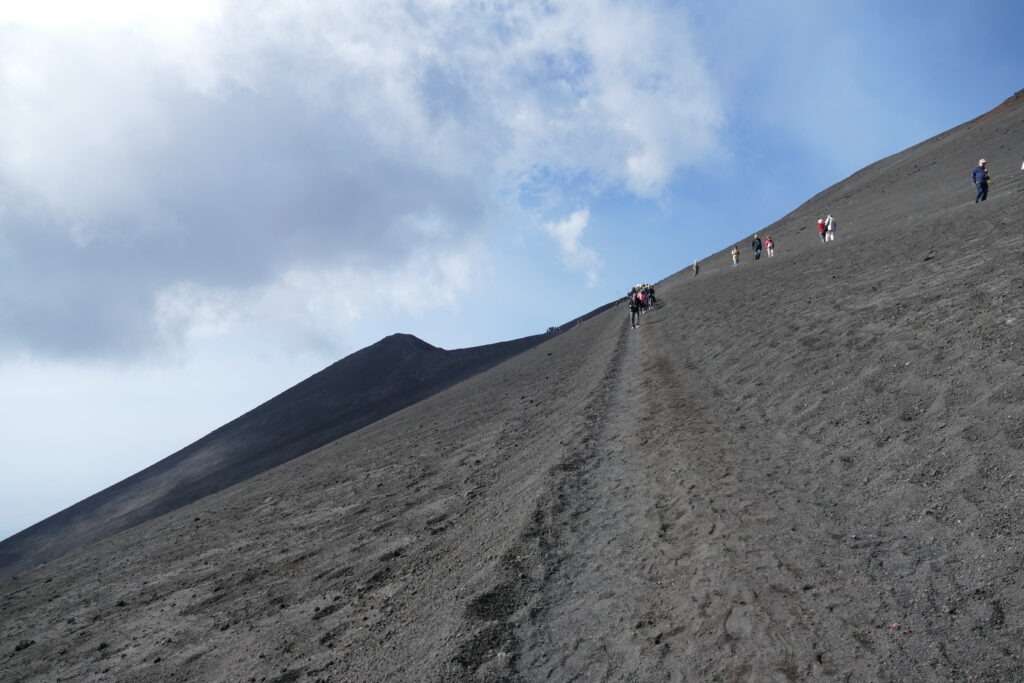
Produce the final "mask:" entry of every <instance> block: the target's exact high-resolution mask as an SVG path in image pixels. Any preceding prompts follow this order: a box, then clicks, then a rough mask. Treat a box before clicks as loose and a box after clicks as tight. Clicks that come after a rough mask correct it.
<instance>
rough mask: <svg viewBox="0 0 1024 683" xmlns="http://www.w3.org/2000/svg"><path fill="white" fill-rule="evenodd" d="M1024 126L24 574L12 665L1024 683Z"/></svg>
mask: <svg viewBox="0 0 1024 683" xmlns="http://www.w3.org/2000/svg"><path fill="white" fill-rule="evenodd" d="M1022 124H1024V106H1022V100H1020V99H1014V100H1011V101H1008V102H1007V103H1005V104H1004V105H1002V106H1000V107H999V108H997V109H996V110H994V111H993V112H990V113H989V114H987V115H985V116H983V117H980V118H979V119H976V120H975V121H972V122H970V123H968V124H965V125H964V126H961V127H959V128H957V129H954V130H952V131H950V132H948V133H945V134H943V135H941V136H939V137H937V138H935V139H933V140H929V141H927V142H925V143H922V144H920V145H917V146H915V147H913V148H911V149H909V150H906V151H905V152H902V153H900V154H897V155H895V156H893V157H890V158H888V159H885V160H883V161H881V162H878V163H877V164H874V165H872V166H870V167H868V168H866V169H864V170H863V171H861V172H859V173H857V174H855V175H854V176H851V177H850V178H848V179H847V180H844V181H843V182H841V183H839V184H837V185H836V186H834V187H832V188H830V189H828V190H826V191H825V192H823V193H821V194H819V195H818V196H816V197H815V198H813V199H812V200H811V201H810V202H808V203H807V204H805V205H804V206H802V207H800V208H798V209H797V210H796V211H794V212H793V213H792V214H790V215H789V216H786V217H784V218H783V219H781V220H780V221H778V222H777V223H775V224H773V225H772V226H769V228H768V229H767V231H768V232H770V233H771V234H772V235H773V236H774V237H775V239H776V242H777V245H778V255H777V256H775V257H774V258H771V259H768V258H762V259H761V261H759V262H757V263H753V262H751V261H750V260H749V258H748V256H747V255H748V254H749V251H746V250H745V251H746V253H745V258H744V261H743V263H741V265H740V266H738V267H735V268H733V267H732V266H730V265H728V256H727V255H726V253H725V252H724V251H723V252H721V253H718V254H715V255H714V256H713V257H711V258H710V259H709V260H708V261H707V262H706V263H705V267H704V269H703V270H702V274H701V275H700V276H699V277H696V278H693V277H690V276H689V275H688V274H679V275H676V276H673V277H671V278H669V279H667V280H666V281H664V282H663V283H661V286H659V289H658V292H659V298H660V299H662V301H663V303H662V304H661V306H660V307H659V308H658V309H657V310H655V311H653V312H651V313H649V314H648V315H646V316H645V317H644V319H643V321H642V325H641V327H640V328H639V329H638V330H631V329H630V328H629V325H628V323H627V320H626V316H625V311H624V309H622V308H616V309H613V310H610V311H607V312H606V313H603V314H601V315H598V316H595V317H593V318H591V319H590V320H588V321H587V322H585V323H582V324H580V325H578V326H576V327H575V328H573V329H572V330H569V331H568V332H566V333H565V334H562V335H559V336H557V337H554V338H552V339H550V340H548V341H546V342H544V343H543V344H541V345H539V346H537V347H535V348H533V349H531V350H529V351H526V352H525V353H523V354H521V355H518V356H515V357H514V358H512V359H510V360H508V361H506V362H505V363H502V364H500V365H498V366H496V367H494V368H492V369H491V370H489V371H487V372H484V373H481V374H479V375H476V376H474V377H472V378H471V379H469V380H467V381H465V382H463V383H461V384H458V385H456V386H453V387H451V388H449V389H447V390H445V391H443V392H441V393H438V394H436V395H434V396H432V397H431V398H429V399H427V400H424V401H422V402H420V403H417V404H415V405H413V406H410V407H407V408H405V409H404V410H402V411H400V412H397V413H394V414H392V415H390V416H388V417H386V418H384V419H383V420H380V421H378V422H376V423H374V424H372V425H370V426H368V427H366V428H364V429H362V430H360V431H358V432H355V433H353V434H349V435H348V436H346V437H344V438H342V439H339V440H337V441H334V442H333V443H331V444H328V445H325V446H323V447H322V448H320V449H318V450H316V451H314V452H312V453H309V454H307V455H305V456H303V457H301V458H298V459H296V460H293V461H291V462H290V463H287V464H285V465H282V466H280V467H278V468H275V469H273V470H270V471H268V472H265V473H263V474H261V475H259V476H257V477H254V478H252V479H250V480H248V481H246V482H244V483H242V484H240V485H237V486H234V487H232V488H229V489H227V490H225V491H222V492H220V493H217V494H215V495H211V496H208V497H206V498H204V499H202V500H200V501H198V502H196V503H194V504H192V505H190V506H188V507H186V508H182V509H180V510H177V511H174V512H172V513H170V514H167V515H164V516H162V517H160V518H158V519H155V520H152V521H150V522H147V523H146V524H143V525H140V526H137V527H135V528H133V529H130V530H128V531H125V532H123V533H120V534H118V535H116V536H113V537H110V538H107V539H105V540H103V541H101V542H99V543H95V544H92V545H90V546H88V547H85V548H81V549H78V550H76V551H74V552H72V553H69V554H67V555H65V556H64V557H62V558H61V559H59V560H57V561H55V562H52V563H50V564H48V565H46V566H44V567H40V568H36V569H34V570H32V571H30V572H25V573H23V574H21V575H19V576H18V577H17V578H12V579H8V580H5V581H4V582H3V583H2V584H0V586H2V588H0V610H2V612H3V615H4V619H3V624H2V626H0V679H3V680H8V679H10V680H27V681H35V680H39V681H42V680H57V679H67V680H104V679H110V680H133V681H165V680H213V681H220V680H224V681H234V680H253V679H255V680H257V681H260V680H266V681H298V680H311V681H315V680H329V681H379V680H396V681H449V680H465V681H473V680H479V681H484V680H507V681H539V680H546V681H569V680H574V681H601V680H609V681H716V680H717V681H803V680H813V681H936V680H965V681H966V680H974V681H1017V680H1024V663H1022V659H1021V657H1022V656H1024V651H1022V643H1024V591H1022V590H1021V581H1022V579H1024V574H1022V570H1021V567H1022V560H1024V530H1022V528H1021V526H1020V525H1019V524H1017V523H1016V522H1017V517H1018V516H1019V513H1018V511H1019V510H1020V509H1021V507H1022V503H1024V495H1022V486H1021V482H1022V480H1024V462H1022V456H1024V389H1022V387H1024V364H1022V363H1021V359H1020V356H1021V347H1022V345H1024V335H1022V325H1024V296H1022V295H1024V256H1022V254H1024V236H1022V234H1021V225H1020V215H1021V210H1022V206H1021V203H1022V202H1021V198H1022V196H1024V195H1022V190H1024V183H1022V182H1021V179H1020V178H1019V174H1020V171H1019V170H1018V169H1019V167H1020V161H1021V160H1020V158H1018V157H1016V156H1014V157H1011V156H1010V155H1011V153H1014V152H1013V149H1014V148H1015V149H1017V150H1020V149H1024V139H1022V137H1024V135H1022V131H1024V125H1022ZM982 155H984V156H986V157H987V158H988V159H989V160H990V162H991V164H990V165H991V170H992V174H993V178H994V180H993V186H992V191H991V194H990V198H989V201H988V202H985V203H983V204H979V205H975V204H974V203H973V196H974V193H973V188H972V187H971V185H970V182H969V180H968V174H969V172H970V170H971V167H972V166H973V163H974V162H975V161H976V159H977V157H978V156H982ZM825 209H829V210H831V211H832V212H833V214H834V215H835V216H836V217H837V219H838V225H839V230H838V237H837V241H836V242H835V243H833V244H829V245H822V244H821V243H820V242H818V241H817V236H816V235H815V234H814V230H813V226H812V224H811V219H813V217H815V216H816V215H819V214H820V213H822V212H823V211H824V210H825ZM744 246H745V245H744Z"/></svg>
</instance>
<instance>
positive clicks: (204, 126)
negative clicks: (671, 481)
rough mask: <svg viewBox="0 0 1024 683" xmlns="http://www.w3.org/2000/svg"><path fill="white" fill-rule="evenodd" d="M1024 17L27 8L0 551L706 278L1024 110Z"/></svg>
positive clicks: (8, 187) (12, 151)
mask: <svg viewBox="0 0 1024 683" xmlns="http://www.w3.org/2000/svg"><path fill="white" fill-rule="evenodd" d="M1022 14H1024V9H1021V8H1020V7H1019V6H1018V4H1016V3H1009V2H991V3H985V4H984V5H983V6H973V5H969V4H967V3H963V2H948V3H934V2H927V3H925V2H919V3H918V2H904V3H881V2H877V3H876V2H870V3H869V2H849V3H838V2H837V3H812V2H795V1H794V2H771V3H769V2H760V3H759V2H742V3H741V2H734V3H726V2H722V3H670V2H657V1H651V2H643V1H637V2H629V3H626V2H613V1H611V0H593V1H589V2H568V1H566V2H540V1H539V0H538V1H537V2H530V1H524V2H521V3H514V4H512V5H511V6H502V5H501V4H500V3H494V4H491V3H461V2H447V1H442V0H421V1H420V2H405V1H399V0H380V2H374V3H368V2H350V3H333V2H317V1H311V2H307V3H303V4H301V5H298V4H293V3H288V4H286V3H277V4H275V3H258V4H256V3H254V4H251V5H247V6H246V7H241V6H239V5H230V4H226V3H224V4H221V3H216V2H198V1H191V0H190V1H182V2H177V3H167V4H166V5H162V4H157V3H149V4H147V3H133V2H126V1H124V0H103V1H99V2H96V3H90V4H89V5H88V6H85V5H81V3H71V2H65V1H60V0H40V1H39V2H36V3H32V4H31V5H26V6H22V4H20V3H19V4H18V6H16V7H6V6H0V46H2V47H3V51H4V55H5V59H4V63H3V64H2V65H0V110H2V111H4V113H5V124H4V126H2V127H0V267H2V268H0V272H2V273H3V275H2V276H0V303H2V304H3V305H2V306H0V415H3V416H4V417H3V427H4V428H3V429H2V430H0V468H2V470H3V472H4V477H3V479H2V480H0V537H4V536H6V535H9V534H11V533H14V532H15V531H17V530H19V529H21V528H23V527H25V526H27V525H29V524H31V523H33V522H35V521H38V520H39V519H42V518H43V517H45V516H47V515H49V514H52V513H53V512H56V511H57V510H59V509H61V508H62V507H65V506H67V505H69V504H72V503H74V502H75V501H77V500H79V499H81V498H83V497H85V496H87V495H89V494H90V493H93V492H95V491H97V490H99V489H101V488H103V487H104V486H107V485H109V484H112V483H114V482H116V481H118V480H119V479H121V478H123V477H125V476H127V475H129V474H131V473H133V472H135V471H138V470H139V469H141V468H142V467H145V466H146V465H148V464H151V463H152V462H155V461H156V460H159V459H160V458H162V457H163V456H165V455H168V454H169V453H171V452H173V451H174V450H176V449H178V448H180V447H182V446H184V445H186V444H187V443H189V442H190V441H192V440H194V439H195V438H198V437H200V436H202V435H203V434H205V433H206V432H208V431H210V430H212V429H214V428H216V427H217V426H219V425H221V424H223V423H224V422H226V421H227V420H230V419H231V418H233V417H235V416H237V415H238V414H240V413H242V412H244V411H245V410H247V409H249V408H251V407H253V406H255V405H257V404H258V403H260V402H262V401H263V400H265V399H266V398H268V397H269V396H271V395H273V394H275V393H277V392H279V391H281V390H283V389H285V388H287V387H288V386H290V385H291V384H294V383H295V382H297V381H300V380H301V379H303V378H305V377H306V376H308V375H309V374H311V373H313V372H315V371H317V370H318V369H320V368H322V367H324V366H325V365H327V364H329V363H331V362H333V361H334V360H336V359H338V358H340V357H342V356H345V355H347V354H348V353H351V352H352V351H355V350H357V349H358V348H361V347H363V346H366V345H368V344H371V343H373V342H374V341H376V340H377V339H379V338H380V337H382V336H385V335H387V334H390V333H392V332H396V331H402V332H410V333H413V334H416V335H418V336H420V337H422V338H423V339H425V340H427V341H429V342H431V343H433V344H435V345H438V346H443V347H446V348H455V347H461V346H470V345H476V344H482V343H487V342H491V341H497V340H501V339H508V338H512V337H518V336H523V335H527V334H533V333H536V332H540V331H543V330H545V329H546V328H547V327H548V326H550V325H553V324H558V323H560V322H563V321H565V320H567V319H570V318H573V317H575V316H577V315H579V314H581V313H584V312H586V311H588V310H590V309H592V308H594V307H595V306H598V305H600V304H602V303H604V302H606V301H608V300H609V299H611V298H613V297H615V296H618V295H619V294H621V292H622V291H623V290H624V288H625V287H626V286H627V285H628V284H630V283H633V282H636V281H638V280H654V279H657V278H660V277H663V276H665V275H667V274H669V273H671V272H674V271H675V270H678V269H680V268H682V267H685V266H686V265H687V264H689V263H691V262H692V261H693V259H694V258H696V257H700V256H703V255H705V254H707V253H709V252H711V251H713V250H717V249H719V248H722V247H723V246H725V245H726V244H728V243H729V242H732V241H734V240H735V239H736V238H738V237H740V236H742V235H746V234H748V233H750V232H751V231H753V230H756V229H757V228H759V227H761V226H763V225H765V224H767V223H769V222H771V221H773V220H774V219H776V218H778V217H780V216H781V215H783V214H785V213H786V212H788V211H789V210H791V209H792V208H794V207H795V206H796V205H798V204H799V203H801V202H802V201H804V200H805V199H806V198H808V197H809V196H811V195H813V194H814V193H816V192H818V191H820V190H821V189H823V188H824V187H827V186H828V185H830V184H832V183H834V182H836V181H838V180H840V179H842V178H844V177H845V176H847V175H849V174H850V173H852V172H854V171H856V170H857V169H858V168H860V167H862V166H864V165H866V164H868V163H871V162H872V161H875V160H876V159H878V158H880V157H882V156H885V155H887V154H891V153H894V152H897V151H899V150H901V149H903V148H905V147H907V146H909V145H912V144H914V143H916V142H919V141H921V140H924V139H926V138H928V137H930V136H932V135H934V134H937V133H939V132H941V131H943V130H946V129H948V128H950V127H952V126H954V125H957V124H959V123H961V122H963V121H965V120H967V119H969V118H973V117H974V116H977V115H979V114H981V113H983V112H984V111H987V110H988V109H990V108H992V107H994V106H996V105H997V104H998V103H999V102H1001V101H1002V100H1003V99H1005V98H1006V97H1008V96H1010V95H1011V94H1012V93H1013V92H1014V91H1016V90H1018V89H1020V88H1022V87H1024V83H1021V82H1018V79H1019V78H1020V65H1021V64H1024V55H1022V48H1021V44H1020V43H1021V41H1020V38H1019V36H1020V33H1021V28H1022V26H1024V22H1022V20H1021V19H1022ZM1022 156H1024V150H1022ZM971 162H972V160H965V162H964V163H965V167H969V166H970V164H971ZM638 243H642V244H643V245H646V246H645V247H643V248H640V247H638V246H637V244H638ZM652 246H653V248H652ZM780 246H781V247H782V248H784V245H780ZM552 301H557V305H552Z"/></svg>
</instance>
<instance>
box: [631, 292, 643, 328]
mask: <svg viewBox="0 0 1024 683" xmlns="http://www.w3.org/2000/svg"><path fill="white" fill-rule="evenodd" d="M641 306H643V295H641V294H640V285H637V286H636V287H634V288H633V291H632V292H631V293H630V295H629V324H630V325H632V326H633V329H634V330H635V329H636V328H638V327H640V307H641Z"/></svg>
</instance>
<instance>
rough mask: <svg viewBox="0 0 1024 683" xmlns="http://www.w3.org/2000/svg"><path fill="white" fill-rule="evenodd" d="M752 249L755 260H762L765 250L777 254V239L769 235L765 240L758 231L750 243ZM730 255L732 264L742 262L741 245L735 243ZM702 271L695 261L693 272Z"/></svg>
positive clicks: (767, 252)
mask: <svg viewBox="0 0 1024 683" xmlns="http://www.w3.org/2000/svg"><path fill="white" fill-rule="evenodd" d="M750 250H751V251H752V252H753V253H754V260H755V261H760V260H761V252H762V251H764V252H765V253H766V254H768V256H775V240H774V239H773V238H772V236H771V235H768V236H767V237H765V238H764V239H763V240H762V239H761V236H760V235H758V234H757V233H756V232H755V233H754V241H753V242H751V243H750ZM729 255H730V256H732V264H733V265H734V266H737V265H739V263H740V245H738V244H735V245H733V248H732V249H731V250H730V251H729ZM699 271H700V265H699V264H698V263H697V262H696V261H694V263H693V274H694V275H696V274H697V273H698V272H699Z"/></svg>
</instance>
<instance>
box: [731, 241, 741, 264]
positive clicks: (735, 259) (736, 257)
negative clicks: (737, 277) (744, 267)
mask: <svg viewBox="0 0 1024 683" xmlns="http://www.w3.org/2000/svg"><path fill="white" fill-rule="evenodd" d="M729 253H730V254H732V264H733V265H734V266H736V265H739V262H740V245H738V244H734V245H733V247H732V251H731V252H729Z"/></svg>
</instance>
